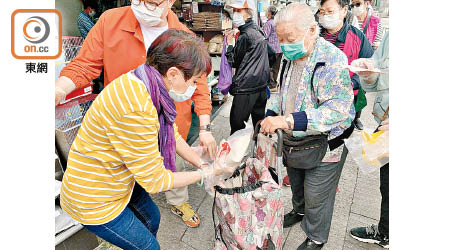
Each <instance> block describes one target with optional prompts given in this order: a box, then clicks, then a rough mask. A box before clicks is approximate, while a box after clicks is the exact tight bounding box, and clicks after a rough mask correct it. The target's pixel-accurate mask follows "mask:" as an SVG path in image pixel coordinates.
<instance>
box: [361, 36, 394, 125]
mask: <svg viewBox="0 0 450 250" xmlns="http://www.w3.org/2000/svg"><path fill="white" fill-rule="evenodd" d="M372 59H373V60H374V61H375V65H376V68H378V69H380V70H381V72H386V74H379V75H378V78H377V80H376V82H375V83H373V84H369V83H366V82H365V81H364V80H363V79H362V78H360V79H361V86H362V88H363V89H364V91H366V92H377V96H376V97H375V102H374V104H373V112H374V113H376V114H378V115H379V116H380V117H383V115H384V113H385V112H386V109H387V108H388V107H389V32H386V34H385V35H384V37H383V40H382V41H381V44H380V47H378V49H377V50H376V51H375V54H373V56H372ZM374 118H375V120H376V121H377V123H378V124H380V123H381V121H380V119H379V118H378V117H377V116H374ZM387 118H389V114H388V116H387ZM387 118H386V119H387Z"/></svg>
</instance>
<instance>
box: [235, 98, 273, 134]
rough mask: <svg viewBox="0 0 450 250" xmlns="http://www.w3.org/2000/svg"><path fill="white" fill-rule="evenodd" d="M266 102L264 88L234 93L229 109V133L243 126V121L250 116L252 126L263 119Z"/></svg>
mask: <svg viewBox="0 0 450 250" xmlns="http://www.w3.org/2000/svg"><path fill="white" fill-rule="evenodd" d="M266 103H267V93H266V89H263V90H261V91H260V92H257V93H254V94H243V95H235V96H234V97H233V104H232V105H231V111H230V126H231V133H230V134H231V135H232V134H233V133H234V132H236V131H238V130H239V129H243V128H245V123H244V122H246V121H248V118H249V117H250V115H251V116H252V122H253V127H255V125H256V123H257V122H258V121H259V120H262V119H264V111H265V108H266Z"/></svg>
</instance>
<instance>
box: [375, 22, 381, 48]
mask: <svg viewBox="0 0 450 250" xmlns="http://www.w3.org/2000/svg"><path fill="white" fill-rule="evenodd" d="M381 39H383V24H382V23H381V21H380V22H379V23H378V27H377V35H376V36H375V41H374V43H378V44H379V43H380V42H381Z"/></svg>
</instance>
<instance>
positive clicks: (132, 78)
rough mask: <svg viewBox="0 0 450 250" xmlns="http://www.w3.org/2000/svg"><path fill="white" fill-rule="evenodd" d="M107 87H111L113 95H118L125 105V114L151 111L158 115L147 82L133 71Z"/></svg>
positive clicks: (152, 113)
mask: <svg viewBox="0 0 450 250" xmlns="http://www.w3.org/2000/svg"><path fill="white" fill-rule="evenodd" d="M110 85H111V86H110ZM107 88H111V89H110V90H109V91H113V92H112V93H111V97H114V96H116V97H117V98H118V99H119V101H120V103H121V105H123V108H124V110H123V111H124V113H123V114H129V113H133V112H144V113H149V114H150V116H156V113H155V112H153V111H154V110H153V109H154V108H153V103H152V101H151V98H150V94H149V93H148V91H147V88H146V87H145V84H144V83H143V82H142V81H141V80H140V79H139V78H137V76H136V75H135V74H134V73H133V72H132V71H129V72H127V73H124V74H122V75H121V76H119V77H118V78H116V79H115V80H114V81H112V82H111V83H110V84H109V85H108V86H107ZM123 114H122V115H123Z"/></svg>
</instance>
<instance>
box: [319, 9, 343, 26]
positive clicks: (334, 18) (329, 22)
mask: <svg viewBox="0 0 450 250" xmlns="http://www.w3.org/2000/svg"><path fill="white" fill-rule="evenodd" d="M319 23H320V25H322V27H324V28H325V29H334V28H336V27H337V26H338V25H339V23H341V20H340V19H339V12H336V13H334V14H333V15H323V16H319Z"/></svg>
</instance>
